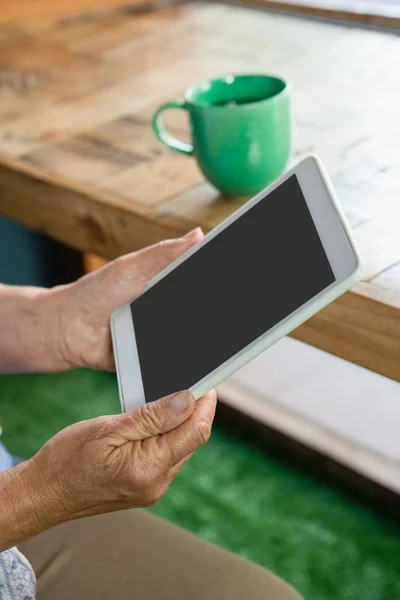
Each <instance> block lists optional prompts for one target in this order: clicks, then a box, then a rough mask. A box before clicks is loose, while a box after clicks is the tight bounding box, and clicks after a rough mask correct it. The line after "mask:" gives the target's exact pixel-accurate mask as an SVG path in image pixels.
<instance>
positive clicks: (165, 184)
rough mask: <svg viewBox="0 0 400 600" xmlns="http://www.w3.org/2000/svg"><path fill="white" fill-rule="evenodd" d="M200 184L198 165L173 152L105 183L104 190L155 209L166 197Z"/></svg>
mask: <svg viewBox="0 0 400 600" xmlns="http://www.w3.org/2000/svg"><path fill="white" fill-rule="evenodd" d="M200 181H201V174H200V170H199V168H198V167H197V164H196V162H195V161H194V160H193V159H190V158H188V157H187V156H182V155H181V154H175V153H172V152H171V153H168V154H165V155H162V156H160V157H159V158H157V159H155V160H152V161H150V162H149V161H147V162H142V163H139V164H137V165H136V166H134V167H132V168H131V169H125V170H124V172H123V173H121V175H116V176H115V177H112V178H110V179H106V180H105V181H102V182H101V186H100V187H101V189H102V190H106V191H107V192H108V193H112V194H118V195H120V196H122V197H128V198H132V199H133V200H136V202H137V203H141V204H144V205H146V206H155V205H157V204H158V203H159V202H161V201H163V200H164V199H165V198H166V197H168V196H170V195H171V196H173V195H175V194H177V193H179V192H181V191H184V190H185V189H186V188H187V187H188V186H191V185H193V184H194V183H196V182H200ZM149 182H151V185H149Z"/></svg>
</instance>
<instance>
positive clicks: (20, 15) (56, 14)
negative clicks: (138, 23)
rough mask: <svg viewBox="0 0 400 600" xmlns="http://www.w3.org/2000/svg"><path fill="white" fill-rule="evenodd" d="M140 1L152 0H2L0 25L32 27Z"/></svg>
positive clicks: (0, 2) (146, 2)
mask: <svg viewBox="0 0 400 600" xmlns="http://www.w3.org/2000/svg"><path fill="white" fill-rule="evenodd" d="M138 1H139V2H140V3H141V4H151V0H146V1H145V2H142V0H69V1H68V2H64V0H34V1H33V0H0V25H8V26H17V27H19V28H21V27H24V26H27V27H32V25H34V24H35V25H37V24H40V25H43V24H46V23H53V22H54V21H58V20H63V19H71V18H73V17H76V16H80V17H81V16H82V15H83V14H88V13H89V14H94V13H98V12H100V11H102V10H107V9H111V8H118V7H122V6H125V7H127V6H134V5H135V4H138Z"/></svg>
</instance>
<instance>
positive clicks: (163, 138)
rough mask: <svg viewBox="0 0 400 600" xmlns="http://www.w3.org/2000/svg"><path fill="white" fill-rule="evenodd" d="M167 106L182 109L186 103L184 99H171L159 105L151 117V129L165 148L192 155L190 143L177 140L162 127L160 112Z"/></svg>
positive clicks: (167, 107) (185, 107)
mask: <svg viewBox="0 0 400 600" xmlns="http://www.w3.org/2000/svg"><path fill="white" fill-rule="evenodd" d="M169 108H183V109H184V110H187V109H188V107H187V104H186V102H185V101H184V100H171V102H166V103H165V104H163V105H162V106H160V108H159V109H158V110H157V112H156V114H155V115H154V117H153V121H152V126H153V131H154V133H155V134H156V136H157V137H158V139H159V140H160V142H162V143H163V144H164V145H165V146H167V148H170V149H171V150H175V152H180V153H181V154H186V156H193V154H194V150H193V146H192V144H188V143H187V142H183V141H182V140H178V139H177V138H175V137H174V136H173V135H171V134H170V133H168V131H167V130H166V128H165V127H164V124H163V122H162V117H161V113H163V112H164V110H167V109H169Z"/></svg>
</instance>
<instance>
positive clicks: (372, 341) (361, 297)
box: [292, 284, 400, 381]
mask: <svg viewBox="0 0 400 600" xmlns="http://www.w3.org/2000/svg"><path fill="white" fill-rule="evenodd" d="M377 289H379V288H377ZM358 290H360V293H359V292H358ZM361 292H362V293H361ZM399 309H400V303H399V305H395V304H394V305H393V306H389V305H388V304H385V305H382V303H381V302H380V301H379V300H378V299H374V298H373V291H372V290H371V289H367V286H366V284H361V286H358V287H356V288H355V290H353V291H351V292H347V293H346V294H344V295H343V296H341V297H340V298H339V299H338V300H336V301H335V302H333V303H332V304H330V305H329V306H327V307H326V308H324V310H322V311H321V312H320V313H318V314H317V315H316V316H315V317H313V318H312V319H310V320H309V321H307V322H306V323H304V324H303V325H301V326H300V327H299V328H298V329H296V330H295V331H294V332H293V333H292V336H293V337H294V338H296V339H298V340H301V341H303V342H307V343H308V344H311V345H313V346H316V347H317V348H320V349H321V350H326V351H327V352H330V353H331V354H335V355H336V356H340V357H341V358H345V359H346V360H349V361H351V362H354V363H356V364H358V365H361V366H362V367H365V368H367V369H371V370H373V371H375V372H376V373H380V374H381V375H385V376H386V377H390V378H392V379H395V380H397V381H400V345H399V339H400V312H399Z"/></svg>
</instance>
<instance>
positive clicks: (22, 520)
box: [0, 461, 65, 552]
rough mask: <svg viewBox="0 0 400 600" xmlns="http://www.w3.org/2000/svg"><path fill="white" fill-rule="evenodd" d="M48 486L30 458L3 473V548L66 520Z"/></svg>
mask: <svg viewBox="0 0 400 600" xmlns="http://www.w3.org/2000/svg"><path fill="white" fill-rule="evenodd" d="M46 489H47V488H46V486H43V485H40V483H39V482H38V481H37V478H36V476H35V474H34V468H33V464H32V463H31V461H27V462H25V463H23V464H21V465H18V466H17V467H14V468H12V469H10V470H8V471H5V472H3V473H0V552H2V551H3V550H7V549H8V548H12V547H13V546H16V545H17V544H19V543H21V542H23V541H24V540H28V539H30V538H31V537H33V536H35V535H37V534H39V533H42V532H43V531H45V530H46V529H49V528H50V527H53V526H54V525H57V524H58V523H60V522H62V521H63V520H65V519H62V518H61V516H60V515H61V511H60V510H59V507H58V506H57V503H56V502H55V500H54V499H53V498H52V496H51V494H49V493H46Z"/></svg>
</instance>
